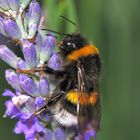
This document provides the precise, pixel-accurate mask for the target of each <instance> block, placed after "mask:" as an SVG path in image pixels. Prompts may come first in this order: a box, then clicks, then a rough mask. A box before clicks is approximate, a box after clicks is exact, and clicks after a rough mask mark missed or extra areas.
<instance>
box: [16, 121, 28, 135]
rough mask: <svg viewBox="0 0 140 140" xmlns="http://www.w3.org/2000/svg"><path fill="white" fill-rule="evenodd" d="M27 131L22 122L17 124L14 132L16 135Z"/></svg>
mask: <svg viewBox="0 0 140 140" xmlns="http://www.w3.org/2000/svg"><path fill="white" fill-rule="evenodd" d="M26 129H27V127H26V125H25V124H23V123H22V122H21V121H19V122H17V123H16V126H15V128H14V132H15V133H16V134H21V133H23V132H24V131H25V130H26Z"/></svg>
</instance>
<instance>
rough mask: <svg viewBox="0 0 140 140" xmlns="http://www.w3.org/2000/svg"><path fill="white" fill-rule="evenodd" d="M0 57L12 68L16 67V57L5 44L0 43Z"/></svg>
mask: <svg viewBox="0 0 140 140" xmlns="http://www.w3.org/2000/svg"><path fill="white" fill-rule="evenodd" d="M0 58H1V59H2V60H3V61H5V62H6V63H7V64H9V65H10V66H11V67H13V68H17V61H18V57H17V56H16V55H15V54H14V53H13V52H12V51H11V50H10V49H8V48H7V47H6V46H5V45H0Z"/></svg>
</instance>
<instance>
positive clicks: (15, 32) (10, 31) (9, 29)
mask: <svg viewBox="0 0 140 140" xmlns="http://www.w3.org/2000/svg"><path fill="white" fill-rule="evenodd" d="M4 29H5V32H6V33H7V35H8V36H9V37H11V38H13V39H20V38H21V32H20V29H19V27H18V26H17V24H16V23H15V22H14V21H13V20H11V19H9V18H8V19H6V20H5V21H4Z"/></svg>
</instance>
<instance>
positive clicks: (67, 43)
mask: <svg viewBox="0 0 140 140" xmlns="http://www.w3.org/2000/svg"><path fill="white" fill-rule="evenodd" d="M86 44H87V41H86V40H85V39H84V38H83V37H82V36H81V35H80V34H71V35H68V36H65V37H64V39H63V40H62V41H61V42H60V43H59V45H58V47H59V50H60V53H61V55H62V56H64V57H66V56H67V55H68V54H70V53H72V52H73V51H75V50H78V49H80V48H82V47H84V46H85V45H86Z"/></svg>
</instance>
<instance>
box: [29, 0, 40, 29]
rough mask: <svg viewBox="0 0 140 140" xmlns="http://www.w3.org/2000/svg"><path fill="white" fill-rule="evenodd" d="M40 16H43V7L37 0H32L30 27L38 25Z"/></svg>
mask: <svg viewBox="0 0 140 140" xmlns="http://www.w3.org/2000/svg"><path fill="white" fill-rule="evenodd" d="M40 18H41V8H40V5H39V3H38V2H37V1H36V0H34V1H32V2H31V4H30V6H29V27H30V26H31V25H32V24H36V25H38V24H39V21H40ZM36 30H37V29H36Z"/></svg>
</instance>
